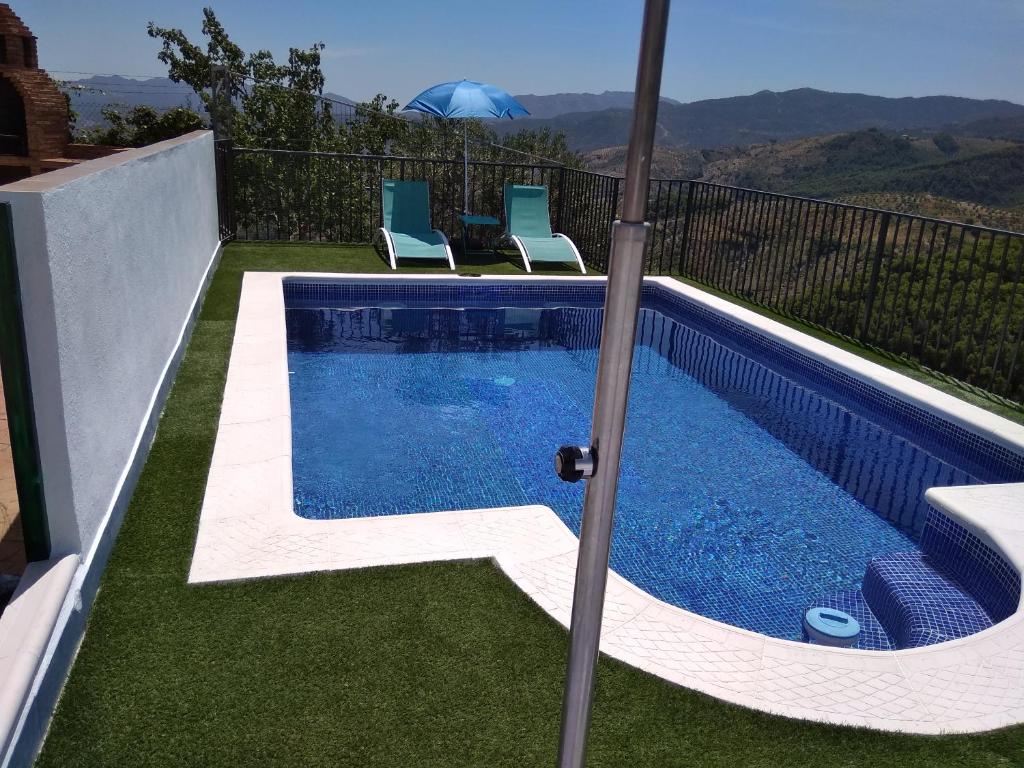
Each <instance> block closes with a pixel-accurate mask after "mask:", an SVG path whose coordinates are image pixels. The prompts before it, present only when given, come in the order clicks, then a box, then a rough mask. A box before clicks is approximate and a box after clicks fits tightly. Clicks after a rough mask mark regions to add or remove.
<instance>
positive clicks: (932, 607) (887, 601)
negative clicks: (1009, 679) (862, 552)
mask: <svg viewBox="0 0 1024 768" xmlns="http://www.w3.org/2000/svg"><path fill="white" fill-rule="evenodd" d="M861 592H863V594H864V599H865V601H866V602H867V604H868V606H870V608H871V610H872V612H873V613H874V614H875V616H877V617H878V620H879V621H880V622H881V624H882V626H883V627H885V631H886V633H887V634H888V635H889V637H890V638H891V639H892V642H893V645H894V646H895V647H896V648H918V647H920V646H924V645H932V644H933V643H939V642H944V641H946V640H955V639H957V638H958V637H966V636H967V635H972V634H974V633H975V632H980V631H981V630H983V629H987V628H988V627H991V626H992V623H993V622H992V619H991V618H990V617H989V615H988V614H987V613H985V610H984V608H982V606H981V605H980V604H979V603H978V602H976V601H975V600H974V599H973V598H972V597H971V596H970V594H968V593H967V592H966V590H965V589H964V588H963V587H961V586H960V585H959V584H957V583H956V582H955V581H954V580H953V579H951V578H950V577H948V576H947V575H945V574H943V573H942V572H941V571H939V570H938V569H936V568H935V567H934V566H933V565H932V563H931V562H929V560H928V556H927V555H924V554H923V553H921V552H896V553H893V554H889V555H882V556H880V557H876V558H873V559H872V560H871V562H870V563H869V564H868V569H867V572H866V573H865V574H864V584H863V585H862V586H861Z"/></svg>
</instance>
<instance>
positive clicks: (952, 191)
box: [585, 130, 1024, 229]
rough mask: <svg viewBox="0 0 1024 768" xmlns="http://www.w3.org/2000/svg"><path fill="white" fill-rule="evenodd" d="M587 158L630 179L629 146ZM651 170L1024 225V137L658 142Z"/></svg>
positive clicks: (864, 135)
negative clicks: (695, 146) (715, 145)
mask: <svg viewBox="0 0 1024 768" xmlns="http://www.w3.org/2000/svg"><path fill="white" fill-rule="evenodd" d="M585 160H586V162H587V167H588V168H590V169H591V170H594V171H600V172H602V173H611V174H614V175H621V174H622V173H623V172H624V170H625V147H612V148H606V149H599V150H593V151H591V152H588V153H587V154H586V155H585ZM652 176H653V177H655V178H684V179H685V178H694V179H701V180H704V181H711V182H714V183H717V184H727V185H731V186H738V187H747V188H751V189H764V190H769V191H771V192H779V193H783V194H792V195H801V196H806V197H817V198H824V199H833V200H834V199H844V200H849V201H855V200H856V201H859V202H861V203H863V202H864V201H866V200H870V199H875V200H878V201H881V200H882V199H884V200H885V201H887V205H889V206H891V207H897V209H898V210H906V211H908V212H918V213H924V214H929V213H931V214H933V215H936V214H946V215H951V214H952V213H953V212H957V213H958V215H959V216H960V217H961V220H963V219H966V218H970V219H972V220H975V221H978V222H979V223H985V224H989V225H991V226H999V227H1008V228H1011V229H1020V228H1021V223H1022V220H1021V210H1022V209H1024V143H1021V142H1014V141H1010V140H1006V139H991V138H978V137H973V136H960V135H953V134H949V133H946V132H942V133H937V134H934V135H920V136H917V137H908V136H906V135H903V134H893V133H885V132H883V131H878V130H866V131H854V132H850V133H841V134H832V135H828V136H815V137H812V138H806V139H794V140H792V141H785V142H782V141H780V142H769V143H766V144H757V145H753V146H750V147H742V148H740V147H728V148H720V149H706V150H692V149H681V150H679V149H668V148H664V147H659V148H656V150H655V154H654V158H653V160H652ZM894 200H898V201H902V202H900V203H899V204H898V205H897V204H896V203H895V202H893V201H894Z"/></svg>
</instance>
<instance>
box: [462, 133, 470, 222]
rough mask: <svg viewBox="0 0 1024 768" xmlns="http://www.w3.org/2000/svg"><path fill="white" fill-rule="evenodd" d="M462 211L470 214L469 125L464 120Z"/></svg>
mask: <svg viewBox="0 0 1024 768" xmlns="http://www.w3.org/2000/svg"><path fill="white" fill-rule="evenodd" d="M462 212H463V213H465V214H467V215H468V214H469V125H468V124H467V123H466V121H465V120H463V121H462Z"/></svg>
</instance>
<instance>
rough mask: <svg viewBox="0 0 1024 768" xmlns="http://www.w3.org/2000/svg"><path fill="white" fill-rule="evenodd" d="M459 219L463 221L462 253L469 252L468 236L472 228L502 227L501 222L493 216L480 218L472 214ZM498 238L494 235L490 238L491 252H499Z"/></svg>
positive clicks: (464, 214)
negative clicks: (467, 245)
mask: <svg viewBox="0 0 1024 768" xmlns="http://www.w3.org/2000/svg"><path fill="white" fill-rule="evenodd" d="M459 219H460V220H461V221H462V252H463V253H464V254H465V253H466V252H467V250H468V249H467V247H466V244H467V242H468V234H469V228H470V227H500V226H501V222H500V221H498V219H496V218H494V217H493V216H478V215H475V214H472V213H463V214H460V215H459ZM497 241H498V236H497V235H493V236H492V237H491V238H489V243H490V246H491V250H492V251H493V252H494V253H497V252H498V242H497ZM485 242H487V240H485Z"/></svg>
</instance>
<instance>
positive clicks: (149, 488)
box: [37, 245, 1024, 768]
mask: <svg viewBox="0 0 1024 768" xmlns="http://www.w3.org/2000/svg"><path fill="white" fill-rule="evenodd" d="M375 259H376V260H377V262H376V263H374V260H375ZM381 268H382V265H381V264H380V262H379V259H377V257H376V256H373V255H372V252H367V250H366V249H345V248H329V247H320V246H288V247H267V246H253V245H231V246H229V247H228V248H226V250H225V254H224V258H223V260H222V262H221V266H220V268H219V270H218V272H217V275H216V276H215V278H214V281H213V284H212V285H211V287H210V291H209V293H208V296H207V299H206V303H205V305H204V307H203V310H202V314H201V315H200V318H199V321H198V323H197V324H196V328H195V331H194V334H193V337H192V340H191V343H190V344H189V348H188V352H187V354H186V356H185V359H184V361H183V362H182V366H181V369H180V371H179V373H178V376H177V379H176V381H175V384H174V388H173V390H172V392H171V395H170V398H169V400H168V402H167V406H166V409H165V411H164V414H163V417H162V419H161V422H160V428H159V431H158V433H157V436H156V441H155V442H154V444H153V447H152V451H151V453H150V456H149V459H148V461H147V462H146V466H145V469H144V471H143V473H142V476H141V478H140V481H139V485H138V488H137V490H136V492H135V495H134V497H133V500H132V504H131V507H130V508H129V510H128V513H127V516H126V518H125V521H124V525H123V527H122V529H121V533H120V535H119V536H118V540H117V543H116V545H115V548H114V552H113V554H112V556H111V560H110V563H109V565H108V567H107V570H106V572H105V574H104V576H103V581H102V586H101V590H100V593H99V595H98V597H97V600H96V603H95V605H94V608H93V611H92V615H91V617H90V620H89V625H88V630H87V632H86V636H85V639H84V642H83V644H82V648H81V651H80V652H79V655H78V658H77V660H76V662H75V665H74V668H73V669H72V671H71V675H70V678H69V680H68V682H67V685H66V687H65V691H64V694H63V696H62V697H61V700H60V702H59V705H58V707H57V712H56V715H55V717H54V720H53V724H52V727H51V730H50V733H49V736H48V738H47V740H46V743H45V745H44V748H43V751H42V754H41V755H40V757H39V760H38V762H37V765H39V766H47V767H48V766H54V767H56V766H62V767H63V768H67V767H70V766H89V767H90V768H99V767H101V766H124V767H128V766H209V767H210V768H213V767H215V766H241V765H246V766H248V765H253V766H256V765H260V766H264V765H268V766H412V767H416V766H516V768H521V767H522V766H535V765H536V766H549V765H552V764H553V763H554V759H555V752H556V743H557V732H558V719H559V711H560V693H561V686H562V682H563V674H564V661H565V658H564V657H565V649H566V639H567V636H566V632H565V631H564V630H563V629H562V628H561V627H559V626H558V625H557V624H556V623H555V622H553V621H552V620H551V619H550V618H549V617H548V616H547V615H546V614H544V613H543V611H541V610H540V609H539V608H538V607H537V606H535V605H534V604H533V603H531V602H530V601H529V599H528V598H526V597H525V596H524V595H523V594H522V593H521V592H520V591H519V590H518V589H517V588H516V587H515V586H514V585H512V584H511V583H510V582H508V581H507V580H506V579H505V578H504V576H502V575H501V573H500V572H499V571H498V570H497V568H496V567H495V566H494V565H493V564H492V563H490V562H481V561H477V562H463V563H442V564H430V565H417V566H403V567H394V568H378V569H368V570H361V571H350V572H334V573H319V574H310V575H305V576H297V577H287V578H277V579H265V580H259V581H248V582H233V583H228V584H219V585H200V586H189V585H188V584H186V582H185V579H186V575H187V570H188V566H189V561H190V558H191V553H192V547H193V544H194V541H195V533H196V525H197V520H198V515H199V509H200V504H201V500H202V494H203V490H204V486H205V481H206V473H207V469H208V466H209V460H210V455H211V452H212V448H213V441H214V437H215V434H216V429H217V419H218V415H219V411H220V403H221V398H222V394H223V386H224V378H225V374H226V370H227V361H228V354H229V352H230V345H231V339H232V335H233V329H234V322H235V315H236V312H237V306H238V295H239V288H240V285H241V274H242V272H243V271H245V270H258V269H268V270H292V271H318V272H322V271H336V272H337V271H352V272H355V271H360V272H362V271H375V270H380V269H381ZM473 268H476V269H478V270H481V271H487V272H492V271H495V272H496V271H508V272H509V273H514V270H515V265H514V264H513V263H509V264H502V263H500V262H499V263H496V264H487V263H478V264H476V265H474V267H471V268H467V269H468V270H469V271H472V269H473ZM438 271H439V272H441V270H438ZM386 481H387V478H386V477H383V476H382V482H385V483H386ZM239 512H240V513H244V510H239ZM1022 763H1024V728H1011V729H1006V730H1002V731H998V732H994V733H989V734H983V735H979V736H970V737H967V736H960V737H944V738H929V737H910V736H900V735H894V734H882V733H874V732H869V731H863V730H855V729H847V728H835V727H828V726H821V725H813V724H808V723H802V722H799V721H793V720H784V719H780V718H775V717H770V716H768V715H764V714H761V713H757V712H753V711H750V710H745V709H741V708H738V707H733V706H729V705H727V704H723V703H721V702H718V701H716V700H714V699H711V698H709V697H706V696H703V695H701V694H698V693H694V692H692V691H688V690H685V689H681V688H677V687H674V686H672V685H670V684H668V683H666V682H664V681H662V680H659V679H657V678H654V677H651V676H648V675H646V674H644V673H641V672H638V671H636V670H633V669H630V668H628V667H626V666H625V665H623V664H620V663H618V662H615V661H613V660H610V659H606V658H602V660H601V663H600V668H599V670H598V676H597V698H596V704H595V708H594V723H593V730H592V735H591V739H590V761H589V764H590V765H591V766H623V765H629V766H701V767H708V768H711V767H713V766H723V768H725V767H727V768H736V766H759V767H763V768H775V767H776V766H778V767H781V768H784V767H786V766H810V765H819V764H821V765H829V766H847V767H853V766H870V767H871V768H878V766H890V765H892V766H901V767H902V768H913V767H915V766H929V767H933V766H971V767H973V766H1010V765H1020V764H1022Z"/></svg>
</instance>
